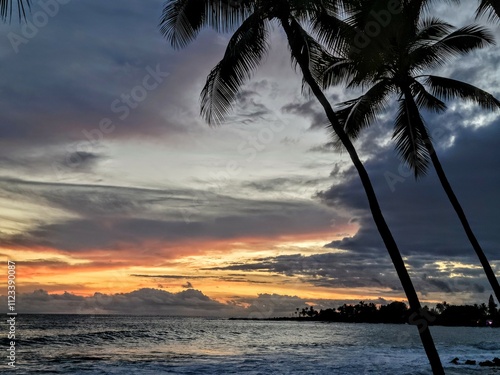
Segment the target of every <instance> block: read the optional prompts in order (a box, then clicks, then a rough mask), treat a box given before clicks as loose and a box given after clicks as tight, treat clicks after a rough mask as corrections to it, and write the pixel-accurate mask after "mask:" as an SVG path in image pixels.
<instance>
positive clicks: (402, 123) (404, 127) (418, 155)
mask: <svg viewBox="0 0 500 375" xmlns="http://www.w3.org/2000/svg"><path fill="white" fill-rule="evenodd" d="M422 129H423V130H424V131H426V130H425V124H424V121H423V119H422V116H420V113H419V112H418V108H417V106H416V104H415V102H414V101H413V99H412V98H411V95H408V96H405V97H403V98H402V99H401V100H400V102H399V108H398V113H397V116H396V120H395V123H394V132H393V135H392V139H393V140H394V141H395V142H396V150H397V152H398V154H399V156H400V157H401V158H402V159H403V161H404V162H405V163H406V164H407V165H408V167H409V168H410V169H411V170H412V171H413V173H414V176H415V178H419V177H422V176H424V175H425V174H426V173H427V169H428V167H429V159H430V155H429V152H428V151H427V148H426V146H425V141H424V139H425V136H426V134H424V131H422Z"/></svg>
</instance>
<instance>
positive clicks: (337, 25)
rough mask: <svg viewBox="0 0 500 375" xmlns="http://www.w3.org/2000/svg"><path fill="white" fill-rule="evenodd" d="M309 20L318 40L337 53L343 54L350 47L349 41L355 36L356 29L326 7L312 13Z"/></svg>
mask: <svg viewBox="0 0 500 375" xmlns="http://www.w3.org/2000/svg"><path fill="white" fill-rule="evenodd" d="M310 22H311V28H312V31H313V32H314V36H315V37H316V39H317V40H318V42H319V43H322V44H323V45H324V46H325V47H326V48H327V49H328V51H330V52H331V53H334V54H337V55H344V54H345V51H346V50H348V49H349V48H350V46H349V41H351V40H353V38H355V36H356V30H355V29H354V28H353V27H352V26H351V25H349V24H348V23H347V22H346V21H345V20H342V19H340V17H338V16H337V15H336V14H332V13H331V12H328V11H327V10H326V9H320V10H318V11H317V12H315V13H313V14H312V15H311V18H310Z"/></svg>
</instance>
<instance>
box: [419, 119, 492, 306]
mask: <svg viewBox="0 0 500 375" xmlns="http://www.w3.org/2000/svg"><path fill="white" fill-rule="evenodd" d="M423 134H424V141H425V145H426V148H427V151H429V154H430V156H431V161H432V165H433V166H434V169H435V170H436V173H437V175H438V177H439V181H440V182H441V185H442V186H443V189H444V191H445V192H446V195H447V196H448V199H449V200H450V203H451V205H452V206H453V208H454V209H455V212H456V213H457V216H458V218H459V219H460V223H462V227H463V228H464V230H465V234H466V235H467V238H468V239H469V241H470V243H471V245H472V247H473V248H474V251H475V252H476V254H477V257H478V258H479V261H480V262H481V265H482V266H483V268H484V272H485V273H486V277H487V278H488V281H489V282H490V284H491V287H492V288H493V292H494V293H495V296H496V297H497V300H498V301H499V302H500V284H499V283H498V279H497V278H496V276H495V273H494V272H493V269H492V268H491V265H490V263H489V262H488V258H486V255H485V254H484V252H483V249H482V248H481V245H480V244H479V242H478V240H477V238H476V236H475V235H474V232H473V231H472V228H471V227H470V224H469V221H468V220H467V217H466V216H465V212H464V210H463V208H462V206H461V205H460V202H459V201H458V198H457V196H456V195H455V192H454V191H453V189H452V187H451V184H450V182H449V181H448V178H447V177H446V174H445V173H444V170H443V167H442V165H441V162H440V161H439V158H438V156H437V153H436V150H435V149H434V146H433V144H432V141H431V140H430V139H429V135H428V134H427V131H426V130H425V128H424V133H423Z"/></svg>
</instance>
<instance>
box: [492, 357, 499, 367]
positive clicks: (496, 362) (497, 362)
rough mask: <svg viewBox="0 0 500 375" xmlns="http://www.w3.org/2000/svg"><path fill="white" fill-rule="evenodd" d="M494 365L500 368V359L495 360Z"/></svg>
mask: <svg viewBox="0 0 500 375" xmlns="http://www.w3.org/2000/svg"><path fill="white" fill-rule="evenodd" d="M493 363H494V364H495V366H500V358H497V357H495V358H493Z"/></svg>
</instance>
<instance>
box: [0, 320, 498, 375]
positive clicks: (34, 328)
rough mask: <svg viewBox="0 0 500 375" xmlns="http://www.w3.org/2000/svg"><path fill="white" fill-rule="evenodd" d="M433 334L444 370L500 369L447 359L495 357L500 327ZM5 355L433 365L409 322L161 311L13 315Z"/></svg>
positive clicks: (355, 368) (226, 366) (102, 367)
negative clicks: (11, 350)
mask: <svg viewBox="0 0 500 375" xmlns="http://www.w3.org/2000/svg"><path fill="white" fill-rule="evenodd" d="M432 333H433V336H434V339H435V342H436V346H437V348H438V351H439V353H440V355H441V359H442V361H443V364H444V366H445V369H446V373H447V374H500V369H494V368H484V367H480V366H466V365H454V364H451V363H450V361H451V360H452V359H453V358H454V357H458V358H460V361H461V362H462V361H465V359H472V360H476V361H482V360H492V359H493V358H494V357H500V340H499V333H500V330H499V329H494V328H487V327H485V328H475V327H474V328H467V327H432ZM2 336H3V337H2V341H1V342H2V344H3V346H4V348H5V349H6V350H3V353H7V348H8V340H7V337H6V334H2ZM3 357H6V355H5V354H4V355H3ZM6 364H7V359H6V358H4V359H3V362H2V363H1V365H0V372H2V373H15V374H30V375H31V374H75V375H79V374H82V375H83V374H86V375H87V374H88V375H90V374H92V375H97V374H116V375H118V374H127V375H130V374H145V375H148V374H151V375H153V374H155V375H156V374H202V375H210V374H252V375H258V374H262V375H269V374H311V375H314V374H317V375H320V374H339V375H340V374H342V375H343V374H356V375H362V374H388V375H389V374H390V375H393V374H394V375H405V374H408V375H410V374H411V375H419V374H430V373H431V372H430V367H429V365H428V362H427V359H426V357H425V353H424V351H423V349H422V346H421V344H420V339H419V336H418V332H417V328H416V327H415V326H408V325H390V324H345V323H325V322H296V321H242V320H226V319H207V318H180V317H163V316H149V317H144V316H111V315H19V316H18V317H17V324H16V369H15V370H9V369H8V367H7V366H6Z"/></svg>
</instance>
